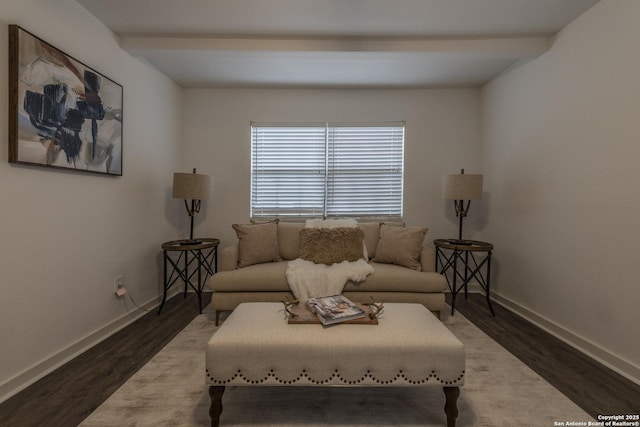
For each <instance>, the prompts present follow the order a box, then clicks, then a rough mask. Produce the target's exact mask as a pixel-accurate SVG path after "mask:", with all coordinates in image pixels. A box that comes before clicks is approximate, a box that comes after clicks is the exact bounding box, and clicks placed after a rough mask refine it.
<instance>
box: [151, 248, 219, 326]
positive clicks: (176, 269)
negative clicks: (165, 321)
mask: <svg viewBox="0 0 640 427" xmlns="http://www.w3.org/2000/svg"><path fill="white" fill-rule="evenodd" d="M192 242H193V241H190V240H171V241H169V242H165V243H163V244H162V251H163V254H164V256H163V258H164V296H163V297H162V304H160V308H159V309H158V314H160V312H162V307H164V303H165V301H166V300H167V292H168V291H169V289H171V286H173V285H174V284H175V283H176V282H177V281H178V279H181V280H182V282H184V297H185V298H186V297H187V290H188V288H189V287H191V289H193V290H194V291H195V292H196V294H197V295H198V309H199V312H200V314H202V290H203V289H204V285H205V284H206V282H207V278H209V276H211V275H213V274H215V273H216V272H217V271H218V245H219V244H220V240H219V239H196V243H192ZM172 252H177V253H178V256H177V259H174V258H172V257H171V256H170V253H172ZM169 265H170V266H171V273H170V274H169ZM194 279H196V281H194Z"/></svg>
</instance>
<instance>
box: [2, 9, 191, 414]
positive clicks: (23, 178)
mask: <svg viewBox="0 0 640 427" xmlns="http://www.w3.org/2000/svg"><path fill="white" fill-rule="evenodd" d="M9 24H18V25H20V26H22V27H23V28H25V29H27V30H28V31H31V32H32V33H34V34H36V35H38V36H40V37H41V38H43V39H44V40H45V41H48V42H49V43H51V44H53V45H54V46H56V47H58V48H59V49H61V50H63V51H65V52H67V53H69V54H70V55H72V56H74V57H75V58H77V59H78V60H81V61H82V62H84V63H86V64H87V65H89V66H91V67H92V68H94V69H96V70H98V71H99V72H101V73H103V74H105V75H107V76H109V77H110V78H112V79H113V80H115V81H117V82H118V83H120V84H122V85H123V86H124V120H125V121H124V169H123V171H124V176H122V177H108V176H102V175H94V174H86V173H72V172H67V171H56V170H51V169H45V168H41V167H28V166H17V165H11V164H9V163H8V160H7V151H8V150H7V145H6V142H4V143H3V148H2V150H0V295H1V297H0V348H1V350H0V401H1V400H3V398H6V397H7V396H8V395H9V394H11V393H13V392H15V391H16V390H17V389H19V388H22V387H24V386H25V385H27V384H28V383H29V382H30V381H33V379H34V378H37V377H38V376H39V375H42V374H43V373H45V372H46V371H47V370H49V369H51V368H52V367H54V366H55V365H56V364H58V363H61V362H62V361H64V360H65V359H66V358H68V357H70V356H71V355H72V354H73V353H74V352H76V351H79V350H81V349H83V348H84V347H86V346H87V345H90V344H92V343H94V342H95V341H96V340H99V339H100V338H103V337H104V336H106V335H108V334H109V333H112V332H113V331H114V330H115V329H117V328H118V327H121V326H123V325H124V324H126V323H127V322H130V321H132V320H133V319H134V318H135V316H136V315H138V314H139V312H138V311H136V310H135V309H134V307H133V306H132V304H131V303H130V302H128V303H127V304H125V302H124V301H123V300H117V299H116V298H115V296H114V292H113V279H114V276H116V275H120V274H123V275H124V276H125V282H126V285H127V287H128V288H129V289H130V292H131V293H132V295H134V297H135V299H136V301H137V302H138V304H141V305H142V304H145V303H147V302H150V301H154V300H155V299H156V297H157V296H158V295H159V294H160V289H161V286H162V285H161V276H160V275H159V273H160V268H159V266H160V258H159V251H160V247H159V246H160V243H161V242H162V241H163V240H168V239H172V238H175V237H176V236H177V235H178V231H177V228H178V227H182V224H181V223H180V221H181V220H182V217H181V216H180V215H182V212H181V211H177V212H176V211H175V209H174V208H173V206H172V205H171V204H170V201H169V199H168V194H169V188H170V186H171V172H172V171H173V170H174V169H176V168H177V164H178V163H177V162H179V160H180V158H179V156H180V154H181V151H180V150H179V149H178V148H179V145H178V144H179V142H180V132H181V114H180V102H181V90H180V89H179V88H178V87H177V86H175V85H174V84H173V83H172V82H171V81H169V80H168V79H167V78H166V77H164V76H162V75H160V74H159V73H158V72H157V71H155V70H153V69H151V68H149V67H148V66H146V65H144V64H142V63H141V62H139V61H138V60H136V59H134V58H132V57H130V56H129V55H127V54H126V53H124V52H123V51H122V50H120V49H119V47H118V43H117V40H116V39H115V37H114V36H113V34H112V33H111V32H110V31H108V30H107V29H106V28H105V27H104V26H103V25H102V24H101V23H99V22H98V21H97V20H95V19H94V18H93V17H92V16H91V15H90V14H89V13H88V12H86V11H85V10H84V9H83V8H82V7H80V6H79V5H78V4H77V3H76V2H75V1H72V0H56V1H50V0H0V58H1V59H2V61H0V62H1V63H2V66H0V100H1V101H0V135H2V140H3V141H6V140H7V139H6V138H7V134H8V130H7V117H8V93H7V87H8V81H7V79H8V77H7V64H8V51H7V48H8V30H7V26H8V25H9ZM185 229H186V228H185ZM129 310H130V311H132V312H133V315H128V314H127V312H128V311H129Z"/></svg>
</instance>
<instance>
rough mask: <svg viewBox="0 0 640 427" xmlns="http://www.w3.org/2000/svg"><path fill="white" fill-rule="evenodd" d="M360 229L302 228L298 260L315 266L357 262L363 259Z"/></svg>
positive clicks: (362, 234) (361, 232)
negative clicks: (300, 259)
mask: <svg viewBox="0 0 640 427" xmlns="http://www.w3.org/2000/svg"><path fill="white" fill-rule="evenodd" d="M363 239H364V232H363V231H362V229H360V228H347V227H340V228H303V229H302V231H300V258H302V259H304V260H307V261H311V262H314V263H316V264H327V265H331V264H335V263H338V262H342V261H357V260H359V259H360V258H363V257H364V251H363V249H364V247H363V244H362V241H363Z"/></svg>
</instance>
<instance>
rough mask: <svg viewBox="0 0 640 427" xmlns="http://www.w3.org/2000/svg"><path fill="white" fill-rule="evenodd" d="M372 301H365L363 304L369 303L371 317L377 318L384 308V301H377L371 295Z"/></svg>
mask: <svg viewBox="0 0 640 427" xmlns="http://www.w3.org/2000/svg"><path fill="white" fill-rule="evenodd" d="M369 299H371V302H365V303H364V304H363V305H368V306H369V307H370V308H371V313H369V318H370V319H375V318H376V317H378V315H379V314H380V313H381V312H382V310H384V301H382V302H381V303H380V304H378V303H376V302H375V301H374V299H373V297H372V296H370V297H369Z"/></svg>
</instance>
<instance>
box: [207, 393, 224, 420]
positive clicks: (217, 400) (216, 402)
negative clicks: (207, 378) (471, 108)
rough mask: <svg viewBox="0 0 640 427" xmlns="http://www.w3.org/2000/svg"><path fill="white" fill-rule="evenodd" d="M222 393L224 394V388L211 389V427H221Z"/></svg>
mask: <svg viewBox="0 0 640 427" xmlns="http://www.w3.org/2000/svg"><path fill="white" fill-rule="evenodd" d="M222 393H224V386H211V387H209V397H210V398H211V407H210V408H209V417H211V427H219V426H220V414H222Z"/></svg>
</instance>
